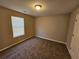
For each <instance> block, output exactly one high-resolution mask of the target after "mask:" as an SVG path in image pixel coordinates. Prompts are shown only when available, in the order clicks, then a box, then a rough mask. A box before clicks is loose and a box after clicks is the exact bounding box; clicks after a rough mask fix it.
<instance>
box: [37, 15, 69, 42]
mask: <svg viewBox="0 0 79 59" xmlns="http://www.w3.org/2000/svg"><path fill="white" fill-rule="evenodd" d="M68 22H69V15H55V16H46V17H37V18H36V36H39V37H42V38H49V39H51V40H53V39H54V40H57V41H60V42H66V37H67V36H66V35H67V29H68Z"/></svg>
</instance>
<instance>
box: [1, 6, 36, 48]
mask: <svg viewBox="0 0 79 59" xmlns="http://www.w3.org/2000/svg"><path fill="white" fill-rule="evenodd" d="M11 16H18V17H23V18H24V19H25V20H24V21H25V35H24V36H21V37H18V38H13V37H12V27H11ZM34 28H35V21H34V17H32V16H29V15H25V14H22V13H19V12H16V11H13V10H9V9H7V8H4V7H1V6H0V49H2V48H5V47H7V46H9V45H12V44H15V43H17V42H19V41H21V40H23V39H25V38H29V37H31V36H34V35H35V29H34Z"/></svg>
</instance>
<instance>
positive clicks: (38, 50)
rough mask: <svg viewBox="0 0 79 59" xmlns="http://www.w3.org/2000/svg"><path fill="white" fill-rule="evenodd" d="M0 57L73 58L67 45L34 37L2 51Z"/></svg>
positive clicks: (18, 58) (15, 58) (1, 58)
mask: <svg viewBox="0 0 79 59" xmlns="http://www.w3.org/2000/svg"><path fill="white" fill-rule="evenodd" d="M0 59H71V58H70V55H69V53H68V51H67V48H66V46H65V45H63V44H60V43H56V42H52V41H49V40H45V39H41V38H32V39H30V40H27V41H25V42H23V43H21V44H19V45H17V46H15V47H13V48H11V49H8V50H6V51H4V52H2V53H0Z"/></svg>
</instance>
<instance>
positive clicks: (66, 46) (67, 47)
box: [66, 45, 72, 59]
mask: <svg viewBox="0 0 79 59" xmlns="http://www.w3.org/2000/svg"><path fill="white" fill-rule="evenodd" d="M66 47H67V50H68V52H69V54H70V56H71V59H72V54H71V51H70V48H69V47H68V46H67V45H66Z"/></svg>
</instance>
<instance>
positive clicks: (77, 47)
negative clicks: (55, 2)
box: [67, 8, 79, 59]
mask: <svg viewBox="0 0 79 59" xmlns="http://www.w3.org/2000/svg"><path fill="white" fill-rule="evenodd" d="M77 14H79V8H78V9H76V10H75V11H74V12H72V14H71V19H70V23H69V29H68V36H67V46H68V49H69V51H70V54H71V57H72V59H79V33H78V32H79V31H78V32H77V31H75V30H74V29H76V30H78V27H77V26H79V25H78V24H79V22H78V24H77V22H75V20H76V16H77ZM78 21H79V19H78ZM75 24H77V25H75ZM74 26H76V27H77V28H76V27H74ZM73 32H74V34H75V35H74V36H72V35H73ZM77 36H78V37H77ZM72 37H73V38H74V39H72ZM70 48H71V49H70Z"/></svg>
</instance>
